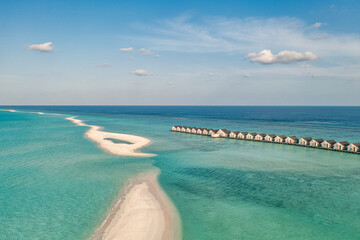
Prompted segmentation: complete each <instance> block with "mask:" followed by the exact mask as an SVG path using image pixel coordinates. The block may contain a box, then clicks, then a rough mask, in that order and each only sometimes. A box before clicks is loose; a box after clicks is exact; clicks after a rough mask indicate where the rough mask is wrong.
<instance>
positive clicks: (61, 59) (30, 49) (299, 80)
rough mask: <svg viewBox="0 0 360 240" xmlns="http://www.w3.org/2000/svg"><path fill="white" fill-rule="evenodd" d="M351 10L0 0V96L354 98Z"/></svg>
mask: <svg viewBox="0 0 360 240" xmlns="http://www.w3.org/2000/svg"><path fill="white" fill-rule="evenodd" d="M359 11H360V1H355V0H353V1H351V0H343V1H331V0H327V1H325V0H324V1H316V0H315V1H314V0H312V1H306V0H303V1H269V0H262V1H106V0H103V1H67V0H62V1H60V0H58V1H22V0H17V1H9V0H0V104H1V105H7V104H10V105H11V104H114V105H118V104H119V105H122V104H126V105H131V104H140V105H147V104H150V105H158V104H159V105H173V104H176V105H192V104H195V105H359V102H360V94H359V93H358V92H359V89H360V27H359V24H358V23H359V22H360V15H359V14H358V13H359Z"/></svg>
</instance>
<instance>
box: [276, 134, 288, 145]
mask: <svg viewBox="0 0 360 240" xmlns="http://www.w3.org/2000/svg"><path fill="white" fill-rule="evenodd" d="M285 138H286V136H285V135H280V136H276V137H275V139H274V142H276V143H283V142H284V141H285Z"/></svg>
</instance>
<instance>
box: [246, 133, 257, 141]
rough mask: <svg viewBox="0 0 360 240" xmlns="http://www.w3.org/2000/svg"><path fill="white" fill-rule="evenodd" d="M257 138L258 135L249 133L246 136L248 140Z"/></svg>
mask: <svg viewBox="0 0 360 240" xmlns="http://www.w3.org/2000/svg"><path fill="white" fill-rule="evenodd" d="M255 136H256V133H248V134H247V135H246V139H248V140H254V139H255Z"/></svg>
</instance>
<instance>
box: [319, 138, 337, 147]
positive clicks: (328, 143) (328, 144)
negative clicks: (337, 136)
mask: <svg viewBox="0 0 360 240" xmlns="http://www.w3.org/2000/svg"><path fill="white" fill-rule="evenodd" d="M335 143H336V142H335V140H326V141H323V142H322V143H321V147H323V148H329V149H330V148H332V147H333V146H334V144H335Z"/></svg>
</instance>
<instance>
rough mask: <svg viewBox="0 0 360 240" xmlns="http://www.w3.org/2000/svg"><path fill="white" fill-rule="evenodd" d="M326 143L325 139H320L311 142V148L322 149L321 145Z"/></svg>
mask: <svg viewBox="0 0 360 240" xmlns="http://www.w3.org/2000/svg"><path fill="white" fill-rule="evenodd" d="M323 141H324V139H322V138H319V139H313V140H311V141H310V146H312V147H320V146H321V143H322V142H323Z"/></svg>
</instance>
